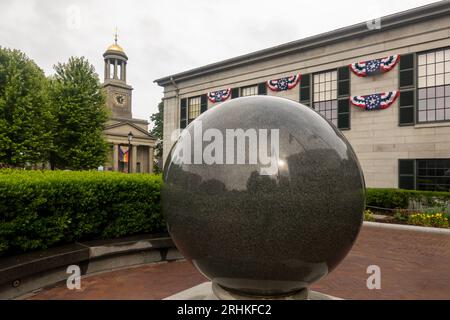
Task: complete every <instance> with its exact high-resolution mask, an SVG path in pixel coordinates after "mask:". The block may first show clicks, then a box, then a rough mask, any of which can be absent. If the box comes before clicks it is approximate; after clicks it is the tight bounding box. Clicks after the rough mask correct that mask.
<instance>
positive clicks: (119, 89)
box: [103, 33, 133, 119]
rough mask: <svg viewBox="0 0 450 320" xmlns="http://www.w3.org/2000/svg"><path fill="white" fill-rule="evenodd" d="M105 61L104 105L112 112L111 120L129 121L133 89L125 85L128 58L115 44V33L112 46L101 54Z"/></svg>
mask: <svg viewBox="0 0 450 320" xmlns="http://www.w3.org/2000/svg"><path fill="white" fill-rule="evenodd" d="M103 58H104V61H105V80H104V83H103V88H104V90H105V92H106V105H107V107H108V108H109V109H110V110H111V111H112V118H113V119H114V118H116V119H131V118H132V114H131V92H132V90H133V88H132V87H131V86H129V85H128V84H127V61H128V57H127V55H126V54H125V51H124V50H123V48H122V47H121V46H119V45H118V44H117V33H116V35H115V39H114V44H112V45H110V46H109V47H108V49H106V51H105V53H104V54H103Z"/></svg>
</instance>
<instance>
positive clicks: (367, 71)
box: [350, 54, 400, 77]
mask: <svg viewBox="0 0 450 320" xmlns="http://www.w3.org/2000/svg"><path fill="white" fill-rule="evenodd" d="M399 60H400V55H398V54H396V55H393V56H389V57H386V58H382V59H374V60H369V61H361V62H355V63H352V64H350V69H351V70H352V71H353V73H354V74H356V75H357V76H358V77H366V76H370V75H373V74H379V73H382V72H388V71H389V70H392V69H393V68H394V67H395V65H396V64H397V63H398V62H399Z"/></svg>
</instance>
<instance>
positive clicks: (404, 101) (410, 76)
mask: <svg viewBox="0 0 450 320" xmlns="http://www.w3.org/2000/svg"><path fill="white" fill-rule="evenodd" d="M415 65H416V64H415V54H414V53H410V54H406V55H402V56H401V57H400V67H399V89H400V101H399V112H398V115H399V118H398V125H399V126H412V125H414V124H415V119H414V118H415V110H416V108H415V105H416V97H415V93H416V88H415V74H416V70H415Z"/></svg>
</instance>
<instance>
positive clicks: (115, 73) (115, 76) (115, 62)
mask: <svg viewBox="0 0 450 320" xmlns="http://www.w3.org/2000/svg"><path fill="white" fill-rule="evenodd" d="M114 79H117V59H114Z"/></svg>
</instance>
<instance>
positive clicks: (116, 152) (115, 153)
mask: <svg viewBox="0 0 450 320" xmlns="http://www.w3.org/2000/svg"><path fill="white" fill-rule="evenodd" d="M112 158H113V160H112V161H113V163H112V167H113V171H119V145H118V144H114V147H113V157H112Z"/></svg>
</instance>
